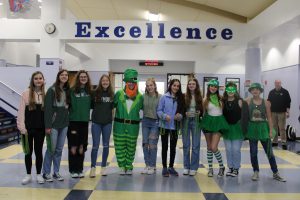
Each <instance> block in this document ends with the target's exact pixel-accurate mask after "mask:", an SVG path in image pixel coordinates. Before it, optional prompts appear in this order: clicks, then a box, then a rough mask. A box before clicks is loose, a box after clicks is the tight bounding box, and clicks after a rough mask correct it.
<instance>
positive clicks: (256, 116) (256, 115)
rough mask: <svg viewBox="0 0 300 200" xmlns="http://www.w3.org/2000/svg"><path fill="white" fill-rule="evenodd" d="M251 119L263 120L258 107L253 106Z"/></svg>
mask: <svg viewBox="0 0 300 200" xmlns="http://www.w3.org/2000/svg"><path fill="white" fill-rule="evenodd" d="M251 120H252V121H264V119H263V116H262V113H261V111H260V110H259V109H257V108H254V109H253V113H252V119H251Z"/></svg>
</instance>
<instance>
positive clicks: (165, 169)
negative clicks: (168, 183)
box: [162, 167, 169, 177]
mask: <svg viewBox="0 0 300 200" xmlns="http://www.w3.org/2000/svg"><path fill="white" fill-rule="evenodd" d="M162 176H163V177H169V171H168V169H167V168H166V167H164V168H163V170H162Z"/></svg>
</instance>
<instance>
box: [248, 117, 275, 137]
mask: <svg viewBox="0 0 300 200" xmlns="http://www.w3.org/2000/svg"><path fill="white" fill-rule="evenodd" d="M269 130H270V129H269V125H268V122H266V121H263V122H251V121H250V122H249V124H248V132H247V134H246V138H247V139H249V140H262V141H266V140H268V139H270V136H269Z"/></svg>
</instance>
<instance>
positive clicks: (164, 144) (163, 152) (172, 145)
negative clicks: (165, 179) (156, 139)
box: [161, 129, 178, 168]
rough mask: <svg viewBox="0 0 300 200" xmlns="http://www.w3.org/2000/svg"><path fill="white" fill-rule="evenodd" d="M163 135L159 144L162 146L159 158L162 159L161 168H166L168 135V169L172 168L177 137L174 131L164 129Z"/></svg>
mask: <svg viewBox="0 0 300 200" xmlns="http://www.w3.org/2000/svg"><path fill="white" fill-rule="evenodd" d="M163 133H164V134H163V135H161V144H162V150H161V158H162V164H163V167H164V168H165V167H167V156H168V142H169V141H168V140H169V135H170V163H169V167H174V160H175V155H176V145H177V140H178V135H177V133H176V130H170V129H165V131H163Z"/></svg>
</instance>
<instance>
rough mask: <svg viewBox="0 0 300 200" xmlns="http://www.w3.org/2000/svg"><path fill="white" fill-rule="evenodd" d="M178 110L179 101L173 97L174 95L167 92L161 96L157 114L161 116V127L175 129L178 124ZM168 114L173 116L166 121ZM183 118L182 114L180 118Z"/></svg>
mask: <svg viewBox="0 0 300 200" xmlns="http://www.w3.org/2000/svg"><path fill="white" fill-rule="evenodd" d="M176 110H177V101H176V99H175V98H173V97H172V95H171V94H170V93H169V92H167V93H166V94H164V95H163V96H162V97H161V98H160V100H159V103H158V107H157V115H158V117H159V127H161V128H165V129H171V130H175V129H176V125H175V122H174V117H175V115H176ZM167 115H169V116H170V117H171V121H170V122H167V121H166V116H167ZM181 118H182V115H181V114H180V119H181Z"/></svg>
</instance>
